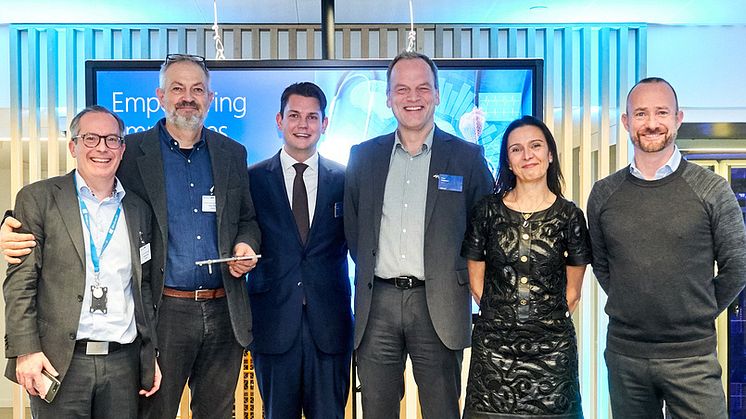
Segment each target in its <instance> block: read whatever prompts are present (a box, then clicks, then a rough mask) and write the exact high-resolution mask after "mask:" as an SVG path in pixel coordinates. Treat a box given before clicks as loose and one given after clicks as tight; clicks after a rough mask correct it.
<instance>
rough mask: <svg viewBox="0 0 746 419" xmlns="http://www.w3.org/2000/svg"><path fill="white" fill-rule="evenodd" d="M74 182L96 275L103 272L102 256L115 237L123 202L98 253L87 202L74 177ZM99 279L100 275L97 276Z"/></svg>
mask: <svg viewBox="0 0 746 419" xmlns="http://www.w3.org/2000/svg"><path fill="white" fill-rule="evenodd" d="M73 182H74V184H75V194H76V195H77V196H78V203H80V212H81V213H82V214H83V222H84V223H85V226H86V228H87V229H88V241H89V244H90V248H91V262H93V272H95V273H96V274H98V273H99V271H100V270H101V255H103V254H104V250H106V248H107V247H108V246H109V242H110V241H111V238H112V237H113V236H114V230H115V229H116V228H117V223H118V222H119V215H120V214H121V213H122V204H121V202H120V203H119V205H118V206H117V212H115V213H114V218H113V219H112V220H111V225H110V226H109V231H107V232H106V238H105V239H104V244H103V245H101V252H97V251H96V243H94V242H93V234H92V233H91V215H90V212H89V211H88V207H87V206H86V204H85V202H83V198H81V196H80V191H79V190H78V181H77V180H76V179H75V178H74V177H73ZM97 277H98V275H97Z"/></svg>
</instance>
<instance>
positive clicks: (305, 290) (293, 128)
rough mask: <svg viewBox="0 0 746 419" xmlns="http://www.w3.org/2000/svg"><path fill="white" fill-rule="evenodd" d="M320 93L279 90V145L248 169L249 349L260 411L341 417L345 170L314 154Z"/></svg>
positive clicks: (346, 345)
mask: <svg viewBox="0 0 746 419" xmlns="http://www.w3.org/2000/svg"><path fill="white" fill-rule="evenodd" d="M325 108H326V97H325V96H324V92H322V91H321V89H320V88H319V87H318V86H316V85H315V84H313V83H309V82H303V83H296V84H293V85H290V86H289V87H288V88H286V89H285V91H284V92H283V93H282V97H281V100H280V112H279V113H278V114H277V127H278V128H279V129H280V131H282V135H283V147H282V149H281V150H280V151H279V152H278V153H277V154H276V155H275V156H273V157H272V158H270V159H268V160H264V161H262V162H260V163H257V164H256V165H254V166H252V167H250V168H249V179H250V185H251V195H252V198H253V200H254V205H255V208H256V215H257V221H258V223H259V228H260V229H261V233H262V261H261V263H259V264H258V265H257V267H256V269H255V270H254V271H253V272H252V273H251V275H250V276H249V282H248V288H249V298H250V301H251V313H252V318H253V321H254V323H253V332H254V342H253V343H252V345H251V354H252V357H253V360H254V369H255V371H256V375H257V381H258V383H259V391H260V393H261V395H262V399H263V400H264V404H265V409H266V410H265V415H266V417H267V418H269V419H272V418H279V419H293V418H300V417H301V411H302V412H303V413H304V414H305V417H306V418H309V419H316V418H324V419H326V418H344V407H345V402H346V399H347V392H348V390H349V385H350V358H351V353H352V312H351V308H350V282H349V276H348V271H347V244H346V242H345V237H344V229H343V225H342V220H343V218H342V201H343V196H344V170H345V169H344V167H343V166H341V165H339V164H337V163H335V162H333V161H330V160H327V159H325V158H323V157H321V156H319V154H318V152H317V151H316V145H317V143H318V141H319V138H320V136H321V134H323V133H324V131H325V130H326V126H327V123H328V120H327V118H326V116H325V111H324V109H325Z"/></svg>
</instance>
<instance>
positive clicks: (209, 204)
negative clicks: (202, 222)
mask: <svg viewBox="0 0 746 419" xmlns="http://www.w3.org/2000/svg"><path fill="white" fill-rule="evenodd" d="M217 210H218V204H217V201H216V200H215V195H202V212H216V211H217Z"/></svg>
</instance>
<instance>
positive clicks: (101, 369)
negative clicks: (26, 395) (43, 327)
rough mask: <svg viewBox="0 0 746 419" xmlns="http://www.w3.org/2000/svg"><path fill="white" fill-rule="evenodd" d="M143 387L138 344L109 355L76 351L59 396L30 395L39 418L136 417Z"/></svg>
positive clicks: (34, 413)
mask: <svg viewBox="0 0 746 419" xmlns="http://www.w3.org/2000/svg"><path fill="white" fill-rule="evenodd" d="M139 390H140V348H139V345H138V344H130V345H125V346H124V347H122V348H121V349H120V350H118V351H116V352H112V353H110V354H108V355H95V356H94V355H86V354H85V353H83V352H78V351H76V352H75V353H74V354H73V358H72V361H71V363H70V367H69V368H68V370H67V373H66V375H65V378H64V379H63V380H62V385H61V386H60V390H59V392H58V393H57V396H56V397H55V399H54V400H53V401H52V403H51V404H50V403H47V402H45V401H44V400H42V399H40V398H39V397H38V396H32V397H30V402H31V414H32V416H33V417H34V418H36V419H47V418H49V419H67V418H93V419H104V418H117V419H119V418H123V419H130V418H131V419H135V418H136V417H137V400H138V397H139V396H138V391H139Z"/></svg>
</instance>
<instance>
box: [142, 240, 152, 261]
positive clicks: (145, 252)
mask: <svg viewBox="0 0 746 419" xmlns="http://www.w3.org/2000/svg"><path fill="white" fill-rule="evenodd" d="M149 260H150V243H145V244H143V245H142V246H140V264H141V265H142V264H145V263H146V262H147V261H149Z"/></svg>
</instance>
